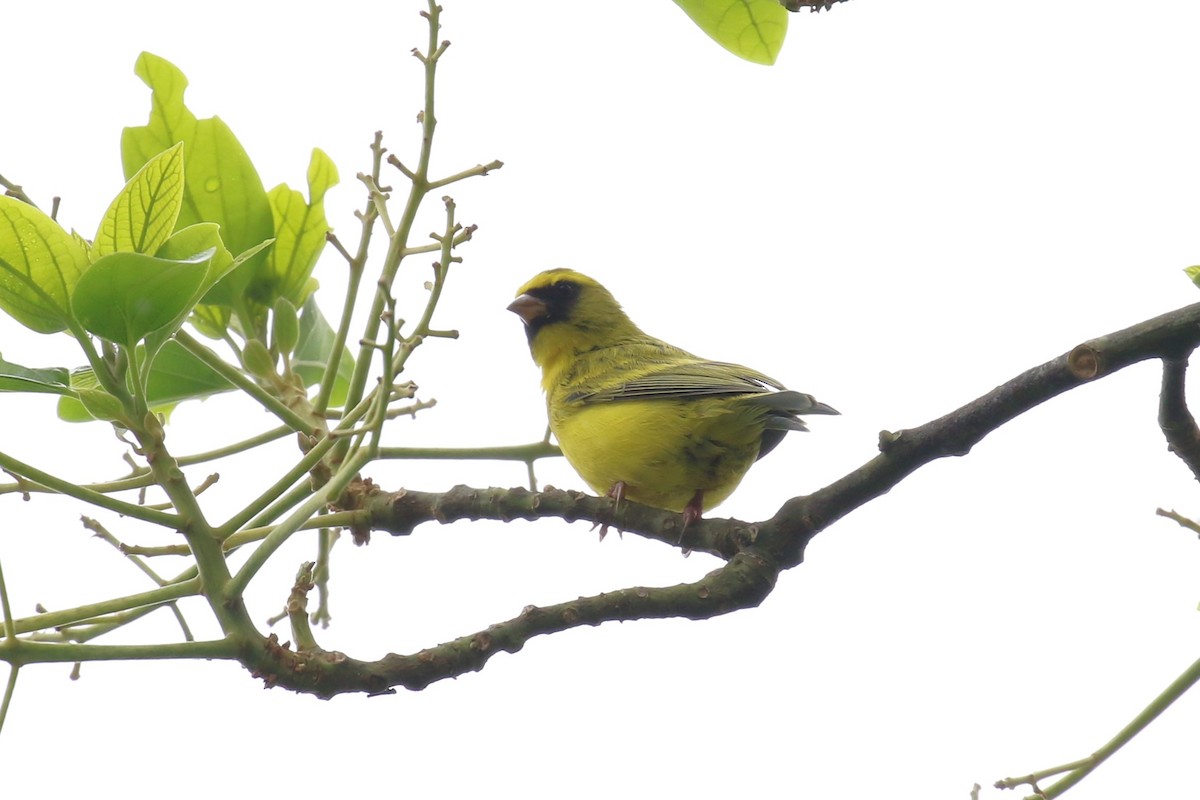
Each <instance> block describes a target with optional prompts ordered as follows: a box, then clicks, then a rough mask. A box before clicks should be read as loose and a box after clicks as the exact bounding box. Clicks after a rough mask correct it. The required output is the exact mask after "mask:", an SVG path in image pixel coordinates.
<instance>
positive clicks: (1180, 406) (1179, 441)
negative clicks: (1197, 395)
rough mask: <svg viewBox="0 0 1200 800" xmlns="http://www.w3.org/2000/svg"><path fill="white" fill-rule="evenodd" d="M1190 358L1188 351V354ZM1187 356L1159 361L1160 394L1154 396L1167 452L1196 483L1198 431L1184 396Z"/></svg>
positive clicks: (1199, 457) (1199, 470)
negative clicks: (1190, 473)
mask: <svg viewBox="0 0 1200 800" xmlns="http://www.w3.org/2000/svg"><path fill="white" fill-rule="evenodd" d="M1188 355H1190V352H1189V353H1188ZM1186 376H1187V356H1186V355H1185V356H1172V357H1169V358H1164V359H1163V379H1162V391H1161V392H1160V393H1159V396H1158V426H1159V427H1160V428H1162V432H1163V435H1164V436H1166V437H1167V447H1168V449H1169V450H1170V451H1171V452H1172V453H1174V454H1175V455H1177V456H1179V458H1180V459H1182V460H1183V463H1184V464H1187V466H1188V469H1190V470H1191V471H1192V474H1193V475H1195V476H1196V479H1197V480H1200V430H1197V428H1196V419H1195V418H1194V417H1193V416H1192V413H1191V412H1190V411H1188V407H1187V397H1186V395H1185V389H1186V385H1185V378H1186Z"/></svg>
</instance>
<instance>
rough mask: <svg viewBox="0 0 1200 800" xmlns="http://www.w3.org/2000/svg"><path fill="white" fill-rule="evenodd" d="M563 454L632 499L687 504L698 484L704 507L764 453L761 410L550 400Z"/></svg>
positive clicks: (713, 404)
mask: <svg viewBox="0 0 1200 800" xmlns="http://www.w3.org/2000/svg"><path fill="white" fill-rule="evenodd" d="M549 409H550V427H551V429H552V430H553V431H554V435H555V437H556V438H557V439H558V443H559V445H560V446H561V447H562V451H563V454H564V455H566V457H567V460H568V461H570V462H571V464H572V466H574V467H575V469H576V471H577V472H579V474H580V476H581V477H582V478H583V479H584V481H586V482H587V484H588V486H590V487H591V488H592V490H593V491H595V492H596V493H597V494H605V493H606V492H608V491H609V490H610V489H611V488H612V487H613V485H614V484H616V483H617V482H623V483H624V484H625V496H626V497H628V498H629V499H630V500H634V501H636V502H639V503H645V504H647V505H651V506H655V507H657V508H665V509H668V510H672V511H682V510H683V508H684V506H686V505H687V504H688V502H689V501H690V500H691V499H692V498H693V496H694V495H695V494H696V491H697V490H699V491H702V492H703V493H704V508H705V509H709V508H712V507H714V506H716V505H718V504H719V503H721V502H722V501H723V500H725V498H727V497H728V496H729V495H730V493H732V492H733V490H734V489H735V488H737V485H738V484H739V483H740V482H741V480H742V477H743V476H744V475H745V474H746V471H747V470H748V469H749V468H750V465H751V464H753V463H754V460H755V459H756V458H757V457H758V451H759V445H760V442H761V440H762V434H763V424H764V423H763V416H764V415H763V414H762V412H761V411H760V410H757V409H755V408H754V407H752V406H750V405H748V404H742V403H736V402H732V403H731V402H730V401H729V400H728V399H720V400H686V401H680V400H622V401H617V402H612V403H602V404H591V405H585V406H579V405H572V404H571V403H569V402H563V403H559V404H556V403H555V402H554V399H553V397H552V398H551V400H550V403H549Z"/></svg>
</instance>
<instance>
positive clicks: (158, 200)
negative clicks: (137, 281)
mask: <svg viewBox="0 0 1200 800" xmlns="http://www.w3.org/2000/svg"><path fill="white" fill-rule="evenodd" d="M183 187H184V182H183V143H182V142H180V143H179V144H176V145H174V146H173V147H170V148H168V149H166V150H164V151H163V152H161V153H159V154H158V155H156V156H155V157H154V158H152V159H150V160H149V161H147V162H146V164H145V166H143V167H142V168H141V169H140V170H138V173H137V174H136V175H134V176H133V177H132V178H130V179H129V182H128V183H126V184H125V188H124V189H122V190H121V193H120V194H118V195H117V196H116V198H115V199H114V200H113V201H112V204H111V205H110V206H109V207H108V211H106V212H104V217H103V218H102V219H101V220H100V229H99V230H98V231H96V238H95V241H94V242H93V247H94V249H95V255H96V256H97V257H99V256H104V255H108V254H109V253H117V252H125V253H147V254H153V253H154V252H155V251H157V250H158V248H159V247H161V246H162V245H163V243H164V242H166V241H167V239H168V238H170V236H171V231H173V230H174V229H175V221H176V220H177V219H178V218H179V211H180V209H181V208H182V206H183ZM192 252H196V251H192Z"/></svg>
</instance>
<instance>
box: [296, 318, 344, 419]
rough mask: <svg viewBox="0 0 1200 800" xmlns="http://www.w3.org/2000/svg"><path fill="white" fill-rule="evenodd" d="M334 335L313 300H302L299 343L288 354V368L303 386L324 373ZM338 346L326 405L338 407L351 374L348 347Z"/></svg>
mask: <svg viewBox="0 0 1200 800" xmlns="http://www.w3.org/2000/svg"><path fill="white" fill-rule="evenodd" d="M336 338H337V334H335V333H334V330H333V328H331V327H330V326H329V323H328V322H326V321H325V316H324V315H323V314H321V309H320V308H318V307H317V301H316V299H315V298H314V297H312V296H310V297H309V298H308V300H306V301H305V303H304V308H302V309H300V342H299V344H297V345H296V353H295V355H294V356H293V357H292V369H293V370H295V372H296V374H298V375H299V376H300V378H301V380H303V381H304V385H305V386H312V385H314V384H317V383H320V382H321V378H322V377H324V375H325V365H326V364H328V363H329V362H330V361H332V360H333V358H332V356H333V343H334V340H335V339H336ZM342 349H343V352H342V357H341V359H340V360H339V361H338V372H337V378H336V379H335V381H334V384H333V393H332V394H331V395H330V398H329V407H330V408H339V407H340V406H342V405H343V404H344V403H345V402H346V394H347V392H349V390H350V379H351V378H352V377H354V355H353V354H352V353H351V352H350V348H348V347H344V348H342Z"/></svg>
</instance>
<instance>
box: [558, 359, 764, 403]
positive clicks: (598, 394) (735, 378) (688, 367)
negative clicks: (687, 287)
mask: <svg viewBox="0 0 1200 800" xmlns="http://www.w3.org/2000/svg"><path fill="white" fill-rule="evenodd" d="M782 389H783V385H782V384H780V383H779V382H778V381H776V380H774V379H772V378H768V377H767V376H766V375H763V374H762V373H761V372H757V371H755V370H752V369H750V368H749V367H743V366H740V365H738V364H727V363H724V362H721V361H702V360H700V359H695V360H687V361H679V362H674V363H666V364H656V365H654V366H653V368H652V369H651V370H650V371H648V372H646V373H644V374H642V375H638V376H636V377H633V378H630V379H629V380H627V381H624V382H622V383H619V384H617V385H615V386H608V387H605V388H603V389H596V390H594V391H587V392H577V393H575V394H572V395H571V397H570V398H569V399H570V400H573V401H578V402H584V403H604V402H611V401H614V400H632V399H642V400H648V399H662V400H682V399H687V398H701V397H719V396H722V395H739V394H760V393H768V392H774V391H781V390H782Z"/></svg>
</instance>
